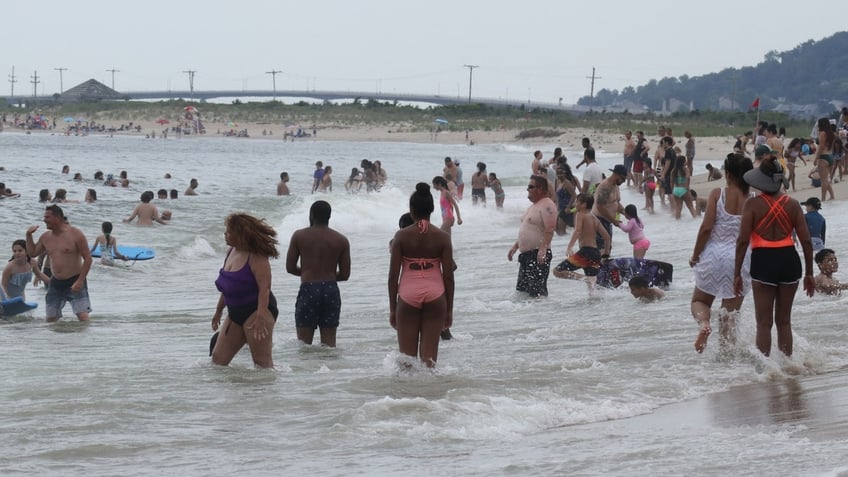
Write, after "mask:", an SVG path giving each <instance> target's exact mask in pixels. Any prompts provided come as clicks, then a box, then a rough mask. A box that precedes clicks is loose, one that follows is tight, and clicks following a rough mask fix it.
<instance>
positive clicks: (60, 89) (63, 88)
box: [53, 68, 115, 94]
mask: <svg viewBox="0 0 848 477" xmlns="http://www.w3.org/2000/svg"><path fill="white" fill-rule="evenodd" d="M53 69H54V70H56V71H58V72H59V94H62V93H64V92H65V86H64V84H63V83H62V72H63V71H68V69H67V68H53ZM114 86H115V81H114V80H112V88H113V89H114Z"/></svg>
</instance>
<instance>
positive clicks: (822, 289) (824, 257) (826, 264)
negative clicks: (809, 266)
mask: <svg viewBox="0 0 848 477" xmlns="http://www.w3.org/2000/svg"><path fill="white" fill-rule="evenodd" d="M815 260H816V265H818V266H819V272H820V273H819V274H818V275H816V277H815V280H816V291H817V292H819V293H824V294H825V295H839V294H841V293H842V290H848V283H839V280H837V279H836V278H834V277H833V274H834V273H836V271H837V270H839V261H838V260H837V259H836V252H834V251H833V250H831V249H829V248H823V249H821V250H819V251H818V252H816V257H815Z"/></svg>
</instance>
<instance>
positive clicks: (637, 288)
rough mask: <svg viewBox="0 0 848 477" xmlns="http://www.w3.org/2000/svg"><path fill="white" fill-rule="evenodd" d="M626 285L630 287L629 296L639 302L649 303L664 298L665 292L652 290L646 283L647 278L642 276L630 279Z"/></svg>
mask: <svg viewBox="0 0 848 477" xmlns="http://www.w3.org/2000/svg"><path fill="white" fill-rule="evenodd" d="M628 284H629V285H630V294H631V295H633V298H636V299H637V300H639V301H641V302H644V303H650V302H652V301H657V300H661V299H663V298H664V297H665V292H663V291H662V290H660V289H658V288H652V287H651V285H650V283H649V282H648V277H646V276H644V275H636V276H635V277H633V278H631V279H630V281H629V282H628Z"/></svg>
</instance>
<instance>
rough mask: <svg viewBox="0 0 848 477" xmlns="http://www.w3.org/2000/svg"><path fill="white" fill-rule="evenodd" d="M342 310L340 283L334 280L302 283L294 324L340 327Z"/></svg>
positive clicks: (311, 326)
mask: <svg viewBox="0 0 848 477" xmlns="http://www.w3.org/2000/svg"><path fill="white" fill-rule="evenodd" d="M341 310H342V297H341V294H340V293H339V285H338V284H337V283H336V282H333V281H326V282H306V283H301V284H300V290H299V291H298V292H297V302H296V303H295V306H294V324H295V326H297V327H298V328H310V329H313V330H314V329H316V328H322V329H323V328H338V327H339V315H340V314H341Z"/></svg>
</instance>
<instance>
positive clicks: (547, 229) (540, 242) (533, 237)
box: [506, 175, 557, 298]
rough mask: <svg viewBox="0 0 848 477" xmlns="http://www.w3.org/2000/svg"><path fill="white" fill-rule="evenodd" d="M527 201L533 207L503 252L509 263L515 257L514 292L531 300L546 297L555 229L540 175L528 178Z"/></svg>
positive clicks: (553, 212) (552, 209) (553, 207)
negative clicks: (517, 267) (516, 260)
mask: <svg viewBox="0 0 848 477" xmlns="http://www.w3.org/2000/svg"><path fill="white" fill-rule="evenodd" d="M527 198H528V199H530V202H532V203H533V205H531V206H530V208H528V209H527V212H525V213H524V217H523V218H522V219H521V227H519V229H518V240H516V241H515V243H514V244H513V245H512V248H510V249H509V253H507V256H506V258H507V260H509V261H512V257H513V255H515V252H516V251H518V252H520V253H519V255H518V263H519V269H518V283H517V284H516V285H515V289H516V290H518V291H521V292H527V293H528V294H529V295H530V296H531V297H534V298H535V297H539V296H548V275H549V274H550V271H551V259H553V254H552V253H551V240H552V239H553V237H554V228H555V227H556V220H557V208H556V204H555V203H554V201H553V200H551V199H550V197H549V196H548V180H547V179H546V178H544V177H543V176H535V175H534V176H530V184H529V185H528V186H527Z"/></svg>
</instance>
